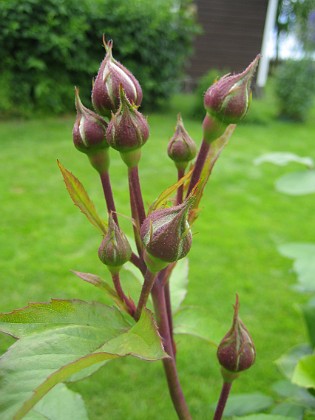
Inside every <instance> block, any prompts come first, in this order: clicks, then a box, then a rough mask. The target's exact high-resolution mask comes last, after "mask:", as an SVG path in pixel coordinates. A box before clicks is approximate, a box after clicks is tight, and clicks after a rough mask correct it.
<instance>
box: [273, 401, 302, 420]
mask: <svg viewBox="0 0 315 420" xmlns="http://www.w3.org/2000/svg"><path fill="white" fill-rule="evenodd" d="M304 412H305V407H302V406H301V405H299V404H294V403H290V402H284V403H281V404H278V405H277V406H276V407H275V408H274V409H273V410H272V411H271V413H272V414H276V415H280V416H285V418H288V417H289V418H292V419H295V420H303V416H304Z"/></svg>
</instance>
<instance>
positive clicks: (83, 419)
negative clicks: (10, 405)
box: [24, 384, 88, 420]
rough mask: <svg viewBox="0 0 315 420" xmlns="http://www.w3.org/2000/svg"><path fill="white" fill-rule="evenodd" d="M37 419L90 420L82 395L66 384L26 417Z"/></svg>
mask: <svg viewBox="0 0 315 420" xmlns="http://www.w3.org/2000/svg"><path fill="white" fill-rule="evenodd" d="M39 416H41V417H39ZM37 418H38V419H40V418H43V419H49V420H69V419H76V420H88V414H87V411H86V408H85V404H84V401H83V399H82V397H81V395H80V394H78V393H77V392H74V391H71V390H70V389H68V388H67V387H66V386H65V385H64V384H58V385H56V386H55V387H54V388H53V389H52V390H51V391H50V392H49V393H48V394H47V395H45V397H44V398H42V399H41V400H40V401H39V402H38V403H37V404H36V405H35V407H34V408H33V409H32V410H31V411H30V412H29V413H28V414H26V416H25V417H24V419H25V420H36V419H37Z"/></svg>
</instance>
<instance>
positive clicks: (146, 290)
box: [134, 269, 156, 321]
mask: <svg viewBox="0 0 315 420" xmlns="http://www.w3.org/2000/svg"><path fill="white" fill-rule="evenodd" d="M155 278H156V273H151V271H150V270H148V269H147V271H146V273H145V276H144V282H143V286H142V289H141V293H140V298H139V302H138V306H137V309H136V312H135V316H134V318H135V320H136V321H138V320H139V319H140V316H141V313H142V310H143V309H144V307H145V305H146V303H147V301H148V298H149V295H150V292H151V290H152V287H153V284H154V281H155Z"/></svg>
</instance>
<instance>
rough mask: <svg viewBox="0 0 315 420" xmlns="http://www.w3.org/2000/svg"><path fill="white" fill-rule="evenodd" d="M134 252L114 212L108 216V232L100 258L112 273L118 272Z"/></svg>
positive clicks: (99, 251) (100, 251) (100, 249)
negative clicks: (113, 214) (116, 221)
mask: <svg viewBox="0 0 315 420" xmlns="http://www.w3.org/2000/svg"><path fill="white" fill-rule="evenodd" d="M131 254H132V250H131V247H130V245H129V242H128V239H127V237H126V235H125V234H124V233H123V232H122V231H121V230H120V229H119V227H118V226H117V224H116V223H115V221H114V219H113V216H112V214H111V213H110V214H109V217H108V232H107V234H106V235H105V236H104V238H103V240H102V243H101V245H100V247H99V250H98V256H99V259H100V260H101V261H102V263H103V264H105V265H106V266H107V268H108V269H109V271H110V272H111V273H112V274H115V273H118V272H119V270H120V268H121V266H122V265H124V264H125V263H126V262H127V261H129V260H130V257H131Z"/></svg>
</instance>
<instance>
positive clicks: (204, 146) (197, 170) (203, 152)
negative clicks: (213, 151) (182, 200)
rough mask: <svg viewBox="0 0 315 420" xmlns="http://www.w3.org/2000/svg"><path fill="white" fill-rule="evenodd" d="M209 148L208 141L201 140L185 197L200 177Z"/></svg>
mask: <svg viewBox="0 0 315 420" xmlns="http://www.w3.org/2000/svg"><path fill="white" fill-rule="evenodd" d="M209 149H210V143H207V142H206V141H205V140H202V143H201V147H200V150H199V153H198V156H197V160H196V163H195V167H194V170H193V173H192V175H191V180H190V184H189V187H188V191H187V197H188V195H189V194H190V193H191V191H192V189H193V188H194V187H195V186H196V184H197V182H198V181H199V179H200V175H201V172H202V168H203V166H204V163H205V161H206V157H207V154H208V152H209Z"/></svg>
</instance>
